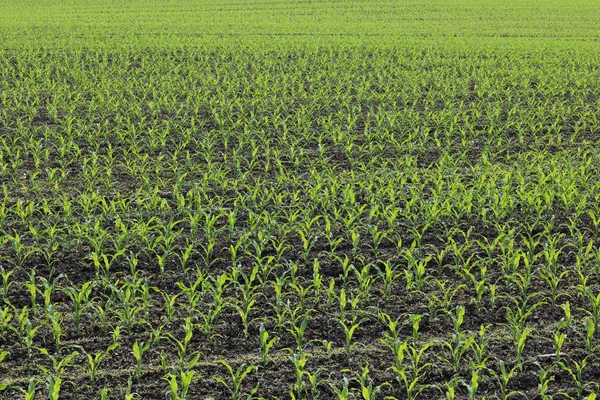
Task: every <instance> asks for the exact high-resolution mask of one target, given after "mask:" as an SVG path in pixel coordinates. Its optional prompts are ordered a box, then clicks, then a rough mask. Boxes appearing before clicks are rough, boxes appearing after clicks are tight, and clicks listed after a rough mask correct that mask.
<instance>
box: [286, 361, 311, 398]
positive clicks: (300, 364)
mask: <svg viewBox="0 0 600 400" xmlns="http://www.w3.org/2000/svg"><path fill="white" fill-rule="evenodd" d="M290 352H291V353H292V354H291V355H290V356H289V360H290V361H291V362H292V364H293V365H294V374H295V377H296V381H295V383H294V384H293V385H292V387H291V388H290V393H289V395H290V398H293V399H297V400H300V399H302V398H304V393H305V392H306V383H305V382H304V380H303V378H304V375H305V371H304V367H305V366H306V361H307V355H306V354H305V353H294V352H292V351H290Z"/></svg>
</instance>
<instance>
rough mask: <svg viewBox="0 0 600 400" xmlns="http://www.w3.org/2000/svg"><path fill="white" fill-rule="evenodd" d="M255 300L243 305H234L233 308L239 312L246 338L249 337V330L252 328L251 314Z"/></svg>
mask: <svg viewBox="0 0 600 400" xmlns="http://www.w3.org/2000/svg"><path fill="white" fill-rule="evenodd" d="M255 303H256V300H255V299H252V300H250V301H248V302H244V303H243V304H242V305H238V304H234V305H233V307H234V308H235V310H236V311H237V313H238V315H239V316H240V319H241V321H242V327H243V330H244V336H246V337H248V334H249V333H248V330H249V328H250V313H251V312H252V310H253V309H254V304H255Z"/></svg>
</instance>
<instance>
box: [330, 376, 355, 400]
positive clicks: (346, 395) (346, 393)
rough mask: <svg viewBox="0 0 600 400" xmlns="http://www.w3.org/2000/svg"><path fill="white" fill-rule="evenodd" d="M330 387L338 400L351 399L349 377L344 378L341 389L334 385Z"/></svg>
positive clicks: (331, 384)
mask: <svg viewBox="0 0 600 400" xmlns="http://www.w3.org/2000/svg"><path fill="white" fill-rule="evenodd" d="M329 387H330V388H331V390H333V392H334V393H335V395H336V396H337V398H338V400H348V399H350V381H349V380H348V377H346V376H344V377H343V378H342V381H341V387H339V388H338V387H337V386H336V385H334V384H333V383H330V384H329Z"/></svg>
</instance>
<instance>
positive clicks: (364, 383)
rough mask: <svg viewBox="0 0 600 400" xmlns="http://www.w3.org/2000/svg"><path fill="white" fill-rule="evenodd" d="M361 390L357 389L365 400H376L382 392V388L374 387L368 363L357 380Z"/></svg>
mask: <svg viewBox="0 0 600 400" xmlns="http://www.w3.org/2000/svg"><path fill="white" fill-rule="evenodd" d="M357 381H358V383H359V385H360V388H358V389H356V390H357V391H359V392H360V394H361V396H362V398H363V400H376V399H377V394H378V393H379V392H381V390H382V386H373V380H372V379H371V378H370V377H369V363H366V364H365V366H364V367H363V369H362V372H361V373H360V375H359V377H358V379H357Z"/></svg>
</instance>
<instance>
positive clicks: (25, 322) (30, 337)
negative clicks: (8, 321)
mask: <svg viewBox="0 0 600 400" xmlns="http://www.w3.org/2000/svg"><path fill="white" fill-rule="evenodd" d="M17 323H18V324H17V326H13V325H9V326H8V328H9V329H10V330H12V331H13V332H14V333H15V334H16V335H17V337H18V339H19V342H20V344H21V345H22V346H23V347H25V348H26V349H27V357H29V358H31V355H32V352H33V343H34V338H35V336H36V334H37V332H38V330H40V328H41V327H42V326H43V325H38V326H35V327H34V326H33V324H32V323H31V320H30V319H29V309H28V308H27V306H25V307H23V309H22V310H21V313H20V314H18V315H17Z"/></svg>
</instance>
